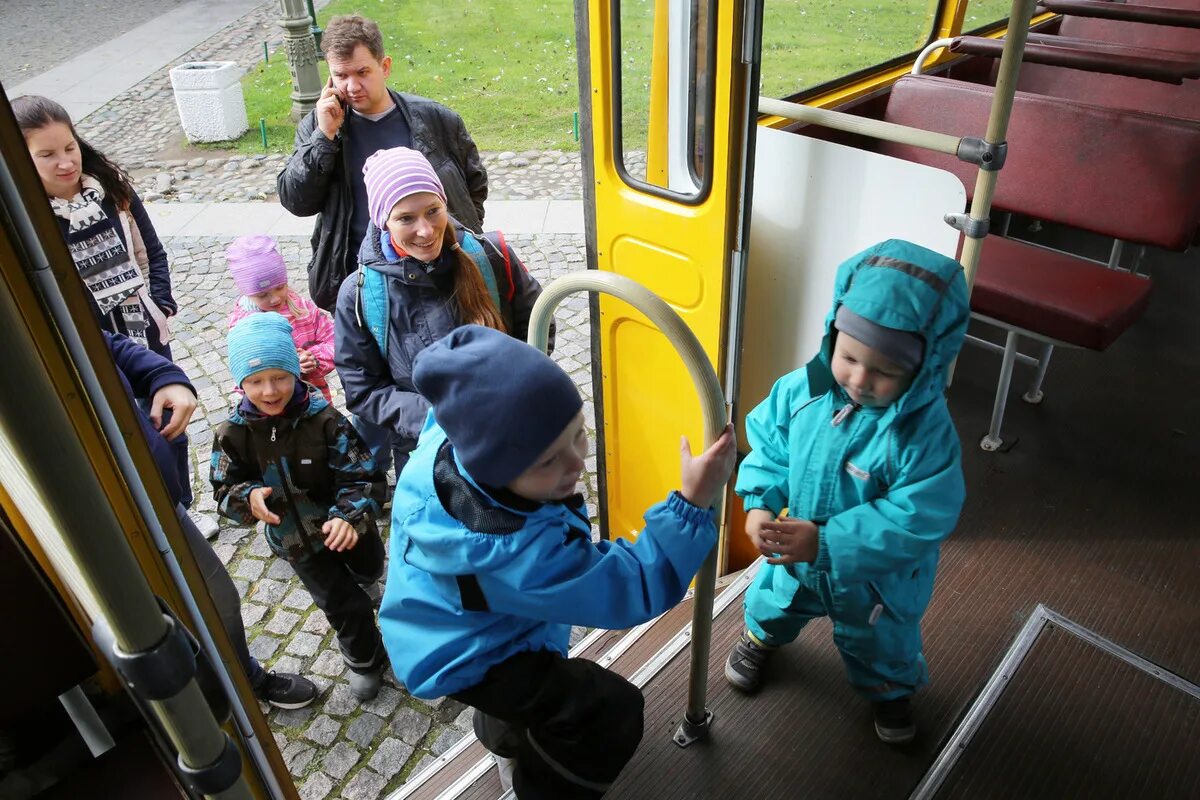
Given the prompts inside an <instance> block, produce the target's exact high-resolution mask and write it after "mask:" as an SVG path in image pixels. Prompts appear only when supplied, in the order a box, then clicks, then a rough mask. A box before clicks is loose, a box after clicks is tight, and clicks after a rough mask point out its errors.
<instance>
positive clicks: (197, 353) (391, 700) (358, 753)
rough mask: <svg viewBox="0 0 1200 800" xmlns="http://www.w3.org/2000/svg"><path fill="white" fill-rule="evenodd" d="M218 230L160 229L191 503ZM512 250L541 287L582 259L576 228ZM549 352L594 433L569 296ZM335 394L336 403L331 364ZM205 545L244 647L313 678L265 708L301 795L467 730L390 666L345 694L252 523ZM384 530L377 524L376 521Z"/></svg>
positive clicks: (204, 495) (221, 365) (198, 468)
mask: <svg viewBox="0 0 1200 800" xmlns="http://www.w3.org/2000/svg"><path fill="white" fill-rule="evenodd" d="M229 241H230V240H229V239H228V238H183V237H176V238H169V239H167V240H166V242H165V245H166V247H167V250H168V254H169V256H170V261H171V272H172V279H173V281H174V288H175V298H176V300H178V301H179V306H180V312H179V314H178V316H176V317H175V318H174V323H175V326H174V334H175V338H174V341H173V343H172V347H173V348H174V355H175V360H176V362H177V363H178V364H179V365H180V366H181V367H183V369H184V370H185V371H186V372H187V373H188V375H189V376H190V377H191V379H192V382H193V384H194V385H195V387H196V391H197V393H198V396H199V399H200V408H199V409H198V410H197V413H196V415H195V417H194V418H193V421H192V423H191V425H189V426H188V437H189V439H190V441H191V447H192V467H193V474H192V486H193V489H194V492H195V495H196V498H197V500H196V505H195V507H196V508H197V509H198V510H200V511H202V512H205V513H210V514H211V513H214V511H215V506H214V503H213V500H212V491H211V487H210V486H209V484H208V457H209V454H210V453H211V447H212V438H213V427H214V426H215V425H216V424H217V423H219V422H220V421H221V420H223V419H224V418H225V417H226V414H227V411H228V400H227V398H228V396H229V391H230V389H231V383H232V379H231V377H230V375H229V372H228V369H227V368H226V365H225V345H224V341H225V334H226V331H227V320H228V314H229V310H230V308H231V307H232V305H233V303H234V301H235V300H236V296H237V293H236V290H235V289H234V287H233V283H232V281H231V280H230V278H229V276H228V273H227V272H226V267H225V259H224V255H223V253H224V248H225V246H226V245H227V244H228V243H229ZM279 243H280V249H281V251H282V252H283V255H284V258H285V260H286V261H287V263H288V265H289V274H290V277H291V282H292V285H294V286H297V287H300V288H301V289H302V288H303V287H304V286H305V278H304V273H303V270H304V266H305V265H307V263H308V259H309V255H310V250H309V245H308V241H307V239H306V238H302V237H289V238H285V239H280V240H279ZM509 243H510V244H511V246H512V248H513V250H514V251H515V252H517V253H518V254H519V255H520V256H521V258H522V260H523V261H524V262H525V264H526V265H527V267H528V268H529V271H530V272H531V273H532V274H533V275H534V277H536V278H537V279H538V280H539V281H540V282H541V283H542V284H543V285H545V284H546V283H548V282H549V281H550V280H553V279H554V278H556V277H558V276H559V275H562V274H565V273H567V272H571V271H574V270H578V269H582V268H583V266H584V263H585V248H584V242H583V237H581V236H574V235H567V234H540V235H536V236H512V237H510V238H509ZM555 316H556V320H557V324H558V340H557V347H556V350H555V360H556V361H557V362H558V363H559V364H560V365H561V366H562V367H563V368H564V369H566V370H567V372H569V373H570V374H571V376H572V377H573V378H574V379H575V381H576V384H577V385H578V386H579V388H580V392H581V393H582V394H583V396H584V398H585V412H586V415H587V420H588V422H587V425H588V430H589V434H591V435H593V441H595V439H594V421H593V407H592V387H591V357H590V352H591V351H590V338H589V337H590V334H589V328H588V306H587V299H586V298H585V297H584V296H582V295H576V296H574V297H572V298H570V299H568V300H567V301H566V302H564V303H563V304H562V305H561V306H560V307H559V309H558V312H557V313H556V315H555ZM330 378H331V385H332V386H333V387H334V391H335V392H336V394H335V402H336V404H337V405H338V406H339V407H343V408H344V396H343V395H342V394H341V391H340V388H341V387H340V385H339V384H338V382H337V375H336V373H335V374H333V375H331V376H330ZM595 469H596V462H595V457H594V456H593V457H591V458H590V459H589V460H588V475H587V479H586V486H585V495H586V496H587V498H588V502H589V507H590V508H592V509H593V510H594V509H595V503H594V498H595V486H596V483H595ZM221 523H222V529H221V533H220V536H219V537H218V539H217V540H216V542H215V543H214V547H215V550H216V552H217V555H218V556H219V557H220V559H221V561H222V562H223V563H225V564H226V565H227V566H228V568H229V572H230V574H231V575H232V576H233V580H234V583H235V584H236V585H237V587H238V591H239V592H240V593H241V595H242V619H243V621H244V622H245V624H246V632H247V638H248V640H249V642H250V652H251V653H252V654H253V655H254V656H255V657H256V658H258V659H259V660H260V661H262V662H263V664H264V665H265V666H266V667H267V668H268V669H274V670H277V671H280V672H298V673H300V674H303V675H306V676H308V677H309V678H311V679H312V680H313V681H314V682H315V683H316V684H317V685H318V687H319V688H320V689H321V695H320V697H319V698H318V699H317V701H316V702H315V703H313V704H312V705H311V706H309V707H308V708H304V709H300V710H296V711H284V710H280V709H273V708H271V709H268V708H267V707H265V706H264V710H265V711H267V712H268V714H267V718H268V720H269V722H270V725H271V729H272V731H273V733H274V735H275V740H276V743H277V744H278V745H279V748H280V750H281V752H282V753H283V756H284V759H285V761H286V762H287V765H288V769H289V770H290V771H291V773H292V775H293V776H294V778H295V780H296V784H297V786H299V787H300V796H301V798H303V799H304V800H322V798H337V797H341V798H347V800H376V798H380V797H383V796H385V795H386V794H387V793H388V792H390V791H392V790H393V789H395V788H396V787H397V786H399V785H400V784H402V783H403V782H404V781H405V780H406V779H407V778H408V777H409V776H411V775H413V774H415V773H416V772H418V771H419V770H421V769H422V768H423V767H424V766H425V765H426V764H428V763H429V762H431V761H432V760H434V758H435V757H436V756H438V755H441V754H442V753H444V752H445V751H446V750H447V749H449V748H450V746H451V745H452V744H454V742H456V741H458V739H460V738H461V737H462V736H463V735H464V734H465V733H466V732H467V731H469V730H470V728H471V713H470V710H469V709H467V708H466V707H464V706H463V705H462V704H460V703H458V702H456V701H454V700H450V699H445V698H443V699H441V700H439V701H435V702H432V703H429V702H424V701H421V700H418V699H416V698H413V697H412V696H410V695H409V694H408V693H407V692H405V691H404V689H403V687H402V686H400V685H399V684H398V683H396V681H395V679H394V677H393V676H392V675H391V674H390V673H389V674H388V676H387V681H386V682H385V684H384V687H383V689H382V691H381V692H380V694H379V696H378V697H377V698H376V699H375V700H373V701H371V702H369V703H364V704H359V703H358V702H357V701H356V700H355V699H354V697H353V696H352V695H351V694H350V690H349V686H348V684H347V678H346V675H345V673H346V668H345V666H344V664H343V663H342V659H341V656H340V654H339V653H338V649H337V643H336V640H335V638H334V636H333V633H332V631H331V629H330V627H329V624H328V622H326V620H325V615H324V614H322V613H321V611H319V610H318V609H317V608H316V607H315V606H314V605H313V604H312V598H311V596H310V595H309V594H308V592H307V591H305V589H304V587H303V586H302V585H301V583H300V580H299V578H297V577H296V576H295V574H294V573H293V571H292V569H291V567H290V566H289V565H288V564H287V562H286V561H284V560H282V559H280V558H277V557H275V556H274V555H273V554H272V553H271V551H270V550H269V549H268V547H267V542H266V539H265V537H263V536H261V535H258V534H256V533H255V531H254V529H253V528H245V527H238V526H235V525H233V524H232V523H230V522H229V521H227V520H222V521H221ZM385 531H386V527H385Z"/></svg>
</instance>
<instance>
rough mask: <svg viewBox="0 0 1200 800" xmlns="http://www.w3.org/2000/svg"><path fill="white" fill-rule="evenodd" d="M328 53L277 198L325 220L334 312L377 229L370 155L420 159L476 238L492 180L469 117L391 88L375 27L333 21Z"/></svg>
mask: <svg viewBox="0 0 1200 800" xmlns="http://www.w3.org/2000/svg"><path fill="white" fill-rule="evenodd" d="M321 50H322V51H323V52H324V53H325V60H326V61H327V62H328V64H329V74H330V78H329V82H328V83H327V84H326V85H325V88H324V89H323V90H322V92H321V97H320V99H319V100H317V107H316V108H315V109H314V110H313V111H312V112H310V113H309V114H308V116H306V117H305V118H304V119H302V120H301V121H300V124H299V125H298V126H297V127H296V144H295V151H294V152H293V153H292V155H291V157H290V158H289V159H288V161H287V164H286V165H284V168H283V171H282V172H280V173H279V178H278V189H279V202H280V203H281V204H283V207H284V208H286V209H287V210H288V211H290V212H292V213H293V214H295V215H297V216H301V217H307V216H311V215H313V214H319V215H320V216H318V217H317V221H316V225H315V226H314V228H313V235H312V251H313V255H312V261H311V262H309V265H308V291H309V294H310V295H311V296H312V299H313V302H315V303H316V304H317V305H318V306H320V307H321V308H323V309H325V310H326V311H332V310H333V307H334V304H335V303H336V301H337V293H338V287H339V286H341V284H342V280H343V279H344V278H345V277H346V276H347V275H349V274H350V273H352V272H353V271H354V270H355V269H356V268H357V262H358V248H359V245H360V244H361V243H362V238H363V235H364V234H365V233H366V230H367V222H368V221H369V219H370V216H369V214H368V212H367V190H366V187H365V184H364V183H363V176H362V167H363V163H364V162H366V160H367V158H368V157H369V156H371V154H373V153H374V152H375V151H376V150H382V149H386V148H392V147H411V148H413V149H414V150H419V151H420V152H422V153H423V154H424V155H425V157H426V158H428V159H429V162H430V163H431V164H432V165H433V168H434V170H436V171H437V174H438V177H439V178H440V179H441V181H442V186H443V188H444V189H445V191H446V201H447V205H448V206H449V209H450V214H451V216H453V217H454V218H455V219H457V220H458V221H459V222H461V223H462V224H463V225H465V226H466V227H468V228H470V229H472V230H474V231H476V232H481V231H482V230H483V201H484V200H485V199H486V198H487V172H486V171H485V170H484V168H483V162H482V160H481V159H480V157H479V150H478V149H477V148H476V147H475V142H474V141H473V140H472V139H471V135H470V134H469V133H467V128H466V125H464V124H463V121H462V117H460V116H459V115H458V114H456V113H455V112H454V111H452V110H450V109H449V108H447V107H446V106H443V105H441V104H440V103H436V102H434V101H433V100H429V99H427V98H425V97H419V96H417V95H413V94H401V93H399V92H394V91H392V90H390V89H389V88H388V87H387V79H388V77H389V76H390V75H391V72H392V59H391V57H390V56H386V55H384V52H383V36H382V34H381V33H380V32H379V26H378V25H376V24H375V23H374V22H373V21H371V20H369V19H366V18H364V17H361V16H358V15H353V16H339V17H334V18H333V19H331V20H330V21H329V24H328V25H327V26H326V27H325V33H324V35H323V36H322V37H321ZM356 427H357V426H356ZM367 439H368V442H371V439H372V437H370V436H367ZM371 443H372V444H374V442H371Z"/></svg>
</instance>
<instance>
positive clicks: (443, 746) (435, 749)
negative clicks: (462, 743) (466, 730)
mask: <svg viewBox="0 0 1200 800" xmlns="http://www.w3.org/2000/svg"><path fill="white" fill-rule="evenodd" d="M462 737H463V732H462V731H460V730H458V729H457V728H455V727H454V726H448V727H447V728H446V729H445V730H444V731H442V732H441V733H440V734H438V737H437V738H436V739H434V741H433V745H431V746H430V748H429V752H431V753H433V754H434V755H435V756H440V755H441V754H442V753H444V752H446V751H447V750H449V749H450V748H451V747H452V746H453V745H454V743H455V742H457V741H458V740H459V739H461V738H462Z"/></svg>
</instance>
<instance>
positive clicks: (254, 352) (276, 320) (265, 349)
mask: <svg viewBox="0 0 1200 800" xmlns="http://www.w3.org/2000/svg"><path fill="white" fill-rule="evenodd" d="M226 344H227V345H228V348H229V371H230V372H232V373H233V379H234V380H235V381H236V382H237V385H238V386H241V385H242V381H244V380H246V378H248V377H250V376H251V375H253V374H254V373H256V372H262V371H263V370H264V369H281V370H283V371H285V372H290V373H292V374H293V375H295V376H296V378H297V379H299V377H300V357H299V356H298V355H297V354H296V343H295V342H293V341H292V325H291V323H290V322H288V321H287V320H286V319H284V318H283V316H282V315H280V314H276V313H275V312H274V311H264V312H260V313H256V314H251V315H249V316H247V317H244V318H243V319H242V320H241V321H239V322H238V323H237V324H236V325H234V326H233V329H232V330H231V331H229V337H228V338H227V339H226Z"/></svg>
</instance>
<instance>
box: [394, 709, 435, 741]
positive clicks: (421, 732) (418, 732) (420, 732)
mask: <svg viewBox="0 0 1200 800" xmlns="http://www.w3.org/2000/svg"><path fill="white" fill-rule="evenodd" d="M431 725H432V723H431V722H430V721H429V717H427V716H425V715H424V714H422V713H421V712H419V711H417V710H416V709H412V708H408V707H405V708H401V709H400V710H398V711H397V712H396V714H395V715H394V716H393V717H392V732H393V733H395V734H396V735H397V736H399V737H400V740H401V741H403V742H405V743H406V744H411V745H416V744H419V743H420V741H421V740H422V739H424V738H425V734H427V733H429V728H430V726H431Z"/></svg>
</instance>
